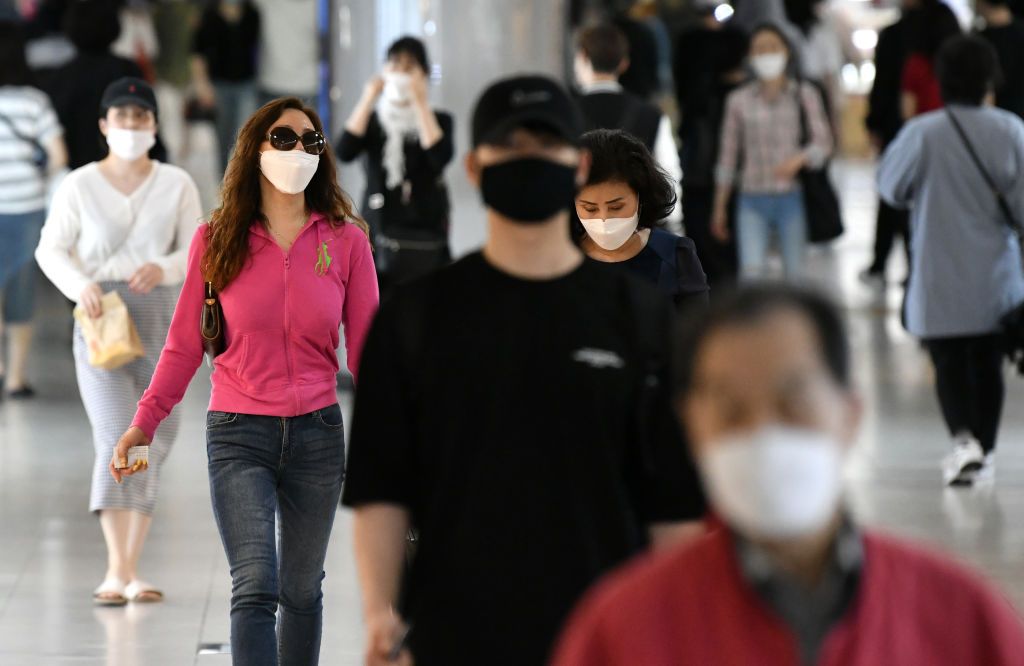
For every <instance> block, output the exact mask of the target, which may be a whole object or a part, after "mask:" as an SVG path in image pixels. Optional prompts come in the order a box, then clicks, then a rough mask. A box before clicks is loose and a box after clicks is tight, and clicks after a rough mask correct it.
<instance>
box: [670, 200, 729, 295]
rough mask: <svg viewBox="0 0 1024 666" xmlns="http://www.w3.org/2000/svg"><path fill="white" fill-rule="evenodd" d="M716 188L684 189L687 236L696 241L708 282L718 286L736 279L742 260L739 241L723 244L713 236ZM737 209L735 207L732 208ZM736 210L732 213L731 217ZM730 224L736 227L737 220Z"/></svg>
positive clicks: (695, 245)
mask: <svg viewBox="0 0 1024 666" xmlns="http://www.w3.org/2000/svg"><path fill="white" fill-rule="evenodd" d="M714 199H715V191H714V188H712V187H686V188H684V191H683V224H685V225H686V235H687V236H688V237H689V238H690V240H692V241H693V245H694V249H696V250H697V258H698V259H700V264H701V267H702V268H703V269H704V274H705V275H707V277H708V284H709V285H711V287H712V289H714V288H715V287H716V286H718V287H720V286H722V285H726V284H730V283H732V282H735V281H736V274H737V272H738V270H739V268H738V267H739V261H738V259H737V257H736V243H735V242H734V241H732V240H729V242H727V243H723V242H722V241H720V240H718V239H717V238H715V237H714V236H712V235H711V212H712V209H713V208H714ZM729 209H730V211H733V210H734V208H733V207H732V206H730V207H729ZM733 215H734V213H732V212H731V213H730V217H731V216H733ZM729 222H730V224H729V227H730V228H732V229H734V228H735V225H734V224H733V222H734V221H733V220H729Z"/></svg>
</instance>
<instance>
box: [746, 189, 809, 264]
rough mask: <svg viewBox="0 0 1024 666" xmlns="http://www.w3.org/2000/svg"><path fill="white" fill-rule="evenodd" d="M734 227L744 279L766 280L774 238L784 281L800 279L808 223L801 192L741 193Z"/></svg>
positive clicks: (805, 249)
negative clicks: (735, 228)
mask: <svg viewBox="0 0 1024 666" xmlns="http://www.w3.org/2000/svg"><path fill="white" fill-rule="evenodd" d="M736 225H737V234H738V238H737V242H738V245H739V255H740V276H741V277H742V278H743V279H746V280H750V279H759V278H764V277H765V273H766V264H767V260H768V247H769V245H770V243H771V240H772V236H773V235H774V236H775V237H776V238H777V239H778V245H779V253H780V254H781V255H782V265H783V268H784V269H785V271H786V278H787V279H789V280H798V279H800V278H801V277H802V276H803V270H804V255H805V253H806V251H807V220H806V218H805V215H804V199H803V193H802V192H800V191H799V190H796V191H794V192H788V193H785V194H741V195H740V198H739V214H738V216H737V221H736Z"/></svg>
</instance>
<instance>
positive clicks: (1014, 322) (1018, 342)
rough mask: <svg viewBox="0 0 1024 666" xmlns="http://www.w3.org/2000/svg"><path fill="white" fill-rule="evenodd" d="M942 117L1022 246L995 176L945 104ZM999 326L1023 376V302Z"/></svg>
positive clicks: (1022, 230) (1022, 233) (1023, 234)
mask: <svg viewBox="0 0 1024 666" xmlns="http://www.w3.org/2000/svg"><path fill="white" fill-rule="evenodd" d="M946 116H948V117H949V120H950V122H951V123H953V127H954V128H955V129H956V133H957V134H959V135H960V140H961V141H963V143H964V146H965V147H966V148H967V152H968V153H969V154H970V156H971V161H973V162H974V166H976V167H977V168H978V172H979V173H981V177H982V179H983V180H984V181H985V184H986V185H988V187H989V189H991V190H992V194H994V195H995V197H996V203H997V204H998V206H999V211H1000V213H1002V220H1003V223H1004V224H1006V225H1007V226H1008V227H1010V231H1012V232H1013V233H1015V234H1017V239H1018V242H1019V243H1021V244H1022V245H1024V226H1021V223H1020V222H1019V221H1018V220H1017V216H1016V215H1014V214H1013V209H1012V208H1010V203H1009V202H1008V201H1007V200H1006V197H1005V196H1004V195H1003V192H1002V190H1000V189H999V186H998V185H996V181H995V179H994V178H992V175H991V174H989V172H988V170H987V169H986V168H985V165H984V164H982V162H981V158H979V157H978V153H977V152H976V151H975V150H974V144H972V143H971V140H970V139H969V138H967V132H965V131H964V128H963V126H962V125H961V124H960V121H959V120H957V118H956V116H955V115H954V114H953V112H952V111H951V110H950V109H949V107H946ZM1022 259H1024V258H1022ZM999 328H1000V331H1001V333H1002V335H1003V340H1004V344H1005V352H1006V356H1007V357H1008V358H1009V359H1010V362H1011V363H1013V364H1014V365H1016V366H1017V373H1018V374H1020V375H1024V303H1020V304H1018V305H1017V307H1015V308H1013V309H1012V310H1010V311H1009V312H1007V313H1006V314H1004V315H1003V316H1002V317H1001V318H1000V320H999Z"/></svg>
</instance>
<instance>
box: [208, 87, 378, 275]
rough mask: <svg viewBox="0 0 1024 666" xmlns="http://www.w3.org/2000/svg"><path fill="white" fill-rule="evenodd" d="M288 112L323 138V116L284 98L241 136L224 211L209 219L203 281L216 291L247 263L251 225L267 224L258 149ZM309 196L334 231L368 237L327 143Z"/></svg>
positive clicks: (231, 166) (228, 179) (223, 190)
mask: <svg viewBox="0 0 1024 666" xmlns="http://www.w3.org/2000/svg"><path fill="white" fill-rule="evenodd" d="M286 109H297V110H298V111H301V112H302V113H304V114H306V116H308V117H309V120H310V121H311V122H312V123H313V127H314V128H315V129H316V130H317V131H318V132H321V133H322V132H323V123H322V122H321V121H320V116H319V115H317V113H316V111H314V110H313V109H311V108H309V107H307V106H306V105H304V104H303V103H302V100H300V99H298V98H296V97H282V98H281V99H276V100H274V101H272V102H269V103H267V104H266V105H265V106H263V108H261V109H260V110H259V111H257V112H256V113H255V114H254V115H253V117H252V118H250V119H249V120H248V122H246V123H245V125H244V126H243V127H242V129H241V130H240V131H239V133H238V140H237V141H236V142H235V150H234V155H233V156H232V158H231V162H230V163H229V164H228V168H227V173H225V174H224V185H223V187H222V188H221V206H220V208H218V209H217V210H215V211H213V215H211V216H210V225H209V229H208V230H207V233H206V242H207V244H206V252H205V253H204V254H203V259H202V263H201V266H202V271H203V276H204V279H205V280H206V281H208V282H212V283H213V285H214V287H216V288H217V289H223V288H224V287H226V286H227V285H228V284H230V283H231V281H232V280H234V279H235V278H236V277H238V274H239V273H240V272H241V271H242V268H243V266H244V265H245V262H246V260H247V259H248V258H249V227H250V226H251V225H252V223H253V221H255V220H259V221H260V222H263V223H264V224H266V223H267V218H266V216H265V215H264V214H263V211H262V210H261V209H260V204H261V202H262V195H261V192H260V178H261V174H260V155H259V154H260V144H262V143H263V141H264V140H265V139H266V136H267V134H268V133H269V132H270V130H271V129H273V125H274V123H276V122H277V120H278V118H280V117H281V114H282V113H284V111H285V110H286ZM305 194H306V207H307V208H308V209H309V210H310V211H311V212H313V211H315V212H318V213H322V214H324V215H326V216H327V217H328V218H329V219H330V220H331V224H332V225H334V226H340V225H342V224H355V225H356V226H358V227H359V228H360V229H362V230H363V233H366V234H369V228H368V227H367V225H366V223H365V222H364V221H363V220H361V219H360V218H358V217H357V216H356V215H355V212H354V210H353V208H352V203H351V202H350V200H349V198H348V196H346V195H345V193H344V192H343V191H342V189H341V187H340V186H339V185H338V177H337V169H336V167H335V161H334V151H333V149H332V148H331V144H330V142H329V141H328V142H327V148H326V150H324V152H323V154H321V155H320V165H319V166H318V167H317V169H316V173H315V174H314V175H313V179H312V180H311V181H310V182H309V185H308V186H307V187H306V193H305Z"/></svg>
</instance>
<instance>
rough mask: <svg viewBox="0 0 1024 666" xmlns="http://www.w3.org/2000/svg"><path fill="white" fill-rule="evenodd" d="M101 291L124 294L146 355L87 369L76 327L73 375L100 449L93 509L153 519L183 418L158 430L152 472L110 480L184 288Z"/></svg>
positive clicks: (106, 286)
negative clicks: (134, 513) (112, 464)
mask: <svg viewBox="0 0 1024 666" xmlns="http://www.w3.org/2000/svg"><path fill="white" fill-rule="evenodd" d="M100 287H101V288H102V289H103V292H104V293H106V292H108V291H111V290H116V291H117V292H118V293H119V294H120V295H121V298H122V299H123V300H124V302H125V305H126V306H127V307H128V312H129V313H130V314H131V316H132V319H133V320H134V321H135V328H136V329H138V331H139V337H140V338H141V339H142V346H143V348H144V349H145V351H146V355H145V356H144V357H142V358H139V359H136V360H135V361H132V362H131V363H128V364H127V365H123V366H121V367H120V368H117V369H116V370H102V369H100V368H95V367H93V366H91V365H89V360H88V358H89V352H88V349H87V347H86V344H85V339H84V338H83V337H82V332H81V330H80V329H79V327H78V325H77V324H75V334H74V355H75V372H76V374H77V376H78V390H79V392H80V393H81V394H82V404H83V405H84V406H85V413H86V414H87V415H88V417H89V423H90V424H91V426H92V443H93V447H94V449H95V450H96V461H95V463H94V465H93V472H92V493H91V494H90V498H89V510H90V511H100V510H103V509H125V510H128V511H137V512H139V513H144V514H146V515H149V514H152V513H153V509H154V507H155V506H156V496H157V490H158V488H159V485H160V469H161V467H162V464H163V461H164V460H165V459H166V458H167V454H168V453H170V450H171V445H172V444H173V443H174V439H175V437H176V436H177V434H178V423H179V420H180V419H179V416H178V415H177V414H175V413H173V412H172V414H171V415H170V416H168V417H167V419H166V420H164V422H163V423H162V424H161V426H160V429H159V430H158V431H157V435H156V437H155V438H154V439H153V443H152V445H151V446H150V450H149V470H147V471H146V472H142V473H139V474H135V475H133V476H129V477H125V479H124V482H123V483H121V484H117V483H116V482H115V481H114V479H113V477H111V476H110V470H109V465H110V458H111V456H112V455H113V453H114V445H115V444H116V443H117V440H118V439H119V438H120V437H121V435H123V434H124V432H125V430H127V429H128V427H129V426H130V425H131V423H132V418H133V417H134V416H135V408H136V404H137V403H138V401H139V398H141V397H142V394H143V392H144V391H145V390H146V388H147V387H148V386H149V381H150V379H152V377H153V371H154V370H155V369H156V362H157V359H159V358H160V351H161V350H162V349H163V346H164V342H165V341H166V340H167V329H168V328H170V325H171V315H172V314H173V313H174V305H175V303H177V300H178V293H179V292H180V290H181V288H180V287H177V286H175V287H156V288H155V289H153V291H151V292H149V294H146V295H142V294H136V293H134V292H132V291H130V290H129V289H128V285H127V283H125V282H102V283H100ZM198 334H199V333H198V331H197V332H196V335H198Z"/></svg>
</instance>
